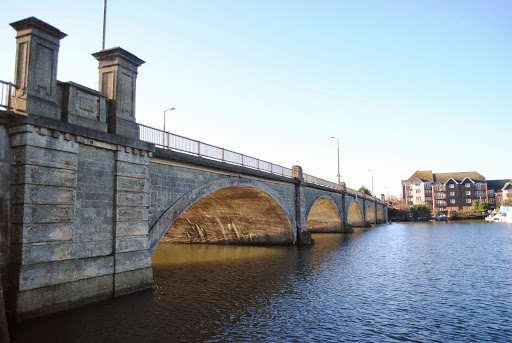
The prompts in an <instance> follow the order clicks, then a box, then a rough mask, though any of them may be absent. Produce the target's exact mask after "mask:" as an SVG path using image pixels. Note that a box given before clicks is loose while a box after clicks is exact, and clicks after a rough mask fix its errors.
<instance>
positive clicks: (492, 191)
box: [488, 189, 494, 197]
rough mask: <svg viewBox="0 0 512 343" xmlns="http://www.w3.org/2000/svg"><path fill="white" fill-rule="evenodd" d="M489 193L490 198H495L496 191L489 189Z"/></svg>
mask: <svg viewBox="0 0 512 343" xmlns="http://www.w3.org/2000/svg"><path fill="white" fill-rule="evenodd" d="M488 193H489V196H490V197H492V196H494V189H489V191H488Z"/></svg>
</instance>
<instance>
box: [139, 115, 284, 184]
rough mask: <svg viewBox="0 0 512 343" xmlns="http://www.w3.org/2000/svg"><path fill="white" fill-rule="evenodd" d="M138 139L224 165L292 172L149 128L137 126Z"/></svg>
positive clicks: (233, 152)
mask: <svg viewBox="0 0 512 343" xmlns="http://www.w3.org/2000/svg"><path fill="white" fill-rule="evenodd" d="M139 127H140V139H141V140H143V141H146V142H150V143H153V144H155V145H156V146H158V147H161V148H164V149H169V150H174V151H179V152H182V153H186V154H190V155H195V156H199V157H203V158H208V159H211V160H216V161H221V162H224V163H229V164H235V165H239V166H242V167H246V168H251V169H256V170H261V171H264V172H267V173H271V174H275V175H281V176H284V177H289V178H291V177H292V170H291V169H290V168H286V167H283V166H280V165H277V164H274V163H271V162H267V161H263V160H260V159H257V158H254V157H251V156H247V155H244V154H240V153H238V152H235V151H231V150H227V149H224V148H219V147H217V146H214V145H210V144H206V143H203V142H200V141H196V140H193V139H190V138H186V137H182V136H178V135H175V134H173V133H170V132H168V131H162V130H159V129H155V128H153V127H150V126H146V125H143V124H139Z"/></svg>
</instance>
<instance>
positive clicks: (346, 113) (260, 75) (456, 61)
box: [0, 0, 512, 195]
mask: <svg viewBox="0 0 512 343" xmlns="http://www.w3.org/2000/svg"><path fill="white" fill-rule="evenodd" d="M30 16H35V17H37V18H39V19H41V20H43V21H46V22H47V23H49V24H51V25H53V26H55V27H57V28H58V29H60V30H61V31H63V32H65V33H67V34H68V37H66V38H64V39H63V40H62V41H61V49H60V54H59V66H58V74H57V78H58V79H59V80H60V81H64V82H65V81H73V82H76V83H79V84H82V85H85V86H88V87H90V88H93V89H98V71H97V67H98V63H97V61H96V60H95V59H94V57H92V56H91V53H94V52H97V51H99V50H101V36H102V21H103V19H102V16H103V0H95V1H92V0H87V1H71V0H65V1H64V0H62V1H57V0H45V1H41V0H37V1H33V0H25V1H17V0H13V1H4V2H3V3H2V6H1V12H0V18H1V21H0V40H1V48H0V52H1V53H0V79H1V80H4V81H13V77H14V60H15V53H16V52H15V48H16V46H15V39H14V37H15V31H14V30H13V29H12V28H11V27H10V26H9V23H11V22H14V21H17V20H20V19H24V18H27V17H30ZM116 46H120V47H122V48H124V49H126V50H128V51H130V52H131V53H133V54H135V55H136V56H138V57H139V58H141V59H143V60H144V61H146V63H145V64H144V65H142V66H141V67H140V68H139V75H138V79H137V113H136V116H137V121H138V122H140V123H143V124H147V125H150V126H154V127H158V128H163V111H164V110H165V109H166V108H169V107H172V106H174V107H176V110H174V111H172V112H167V115H168V117H167V123H166V125H168V126H167V128H168V129H170V131H172V132H174V133H177V134H179V135H183V136H186V137H190V138H193V139H198V140H201V141H203V142H206V143H210V144H214V145H217V146H220V147H224V148H227V149H231V150H234V151H237V152H241V153H244V154H247V155H250V156H253V157H257V158H261V159H263V160H267V161H270V162H274V163H277V164H280V165H284V166H287V167H291V165H292V163H293V162H294V161H298V164H299V165H301V166H302V168H303V170H304V172H305V173H308V174H311V175H314V176H317V177H321V178H324V179H327V180H330V181H336V174H337V155H336V141H335V140H334V139H330V138H329V137H330V136H338V137H339V139H340V155H341V178H342V181H346V183H347V186H348V187H351V188H359V187H360V186H361V185H363V184H364V185H365V186H367V187H368V188H371V172H369V171H368V170H369V169H371V170H373V174H374V193H375V194H381V193H384V194H386V193H387V194H389V195H392V194H396V195H398V194H399V193H400V180H402V179H406V178H408V177H409V176H410V175H412V174H413V173H414V172H415V171H416V170H418V169H419V170H433V171H434V172H450V171H473V170H475V171H478V172H480V173H481V174H483V175H484V176H485V177H486V178H487V179H500V178H512V158H511V151H510V147H511V144H510V141H511V136H512V133H511V129H512V1H510V0H502V1H498V0H485V1H484V0H481V1H472V0H460V1H459V0H442V1H438V0H428V1H427V0H416V1H393V0H386V1H384V0H382V1H365V0H358V1H341V0H338V1H334V0H332V1H327V0H325V1H320V0H318V1H299V0H294V1H288V0H286V1H285V0H282V1H281V0H272V1H267V0H257V1H252V0H247V1H237V0H229V1H228V0H224V1H221V0H187V1H173V0H169V1H131V0H124V1H120V0H109V1H108V14H107V38H106V47H107V48H111V47H116Z"/></svg>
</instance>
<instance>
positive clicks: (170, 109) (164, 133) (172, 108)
mask: <svg viewBox="0 0 512 343" xmlns="http://www.w3.org/2000/svg"><path fill="white" fill-rule="evenodd" d="M174 109H175V107H171V108H169V109H166V110H165V111H164V132H163V137H162V138H163V142H162V143H163V146H169V134H167V144H165V136H166V133H167V132H166V131H165V114H166V113H167V111H172V110H174Z"/></svg>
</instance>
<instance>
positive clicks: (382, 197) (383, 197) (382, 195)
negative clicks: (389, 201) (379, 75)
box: [380, 194, 386, 203]
mask: <svg viewBox="0 0 512 343" xmlns="http://www.w3.org/2000/svg"><path fill="white" fill-rule="evenodd" d="M380 201H382V202H383V203H386V196H385V195H384V194H381V195H380Z"/></svg>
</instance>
